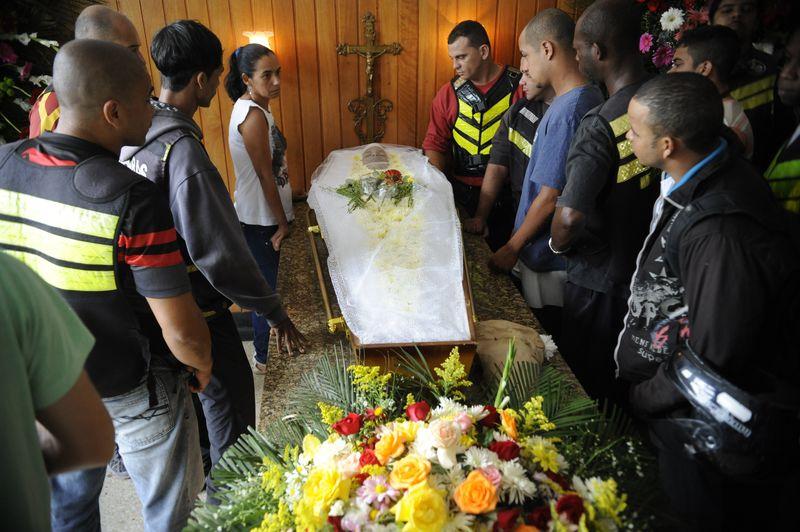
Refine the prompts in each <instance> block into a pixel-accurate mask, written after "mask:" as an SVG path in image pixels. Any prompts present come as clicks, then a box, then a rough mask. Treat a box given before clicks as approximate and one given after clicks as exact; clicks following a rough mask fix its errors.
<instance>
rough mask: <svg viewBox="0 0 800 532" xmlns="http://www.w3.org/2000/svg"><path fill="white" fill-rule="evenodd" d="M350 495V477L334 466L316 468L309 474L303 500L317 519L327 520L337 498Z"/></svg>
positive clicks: (304, 487) (344, 498)
mask: <svg viewBox="0 0 800 532" xmlns="http://www.w3.org/2000/svg"><path fill="white" fill-rule="evenodd" d="M349 495H350V479H349V478H345V477H343V476H342V475H341V474H340V473H339V471H338V470H336V469H332V468H316V469H314V470H312V471H311V473H310V474H309V475H308V479H307V480H306V483H305V485H304V486H303V499H302V502H303V504H304V506H305V507H306V508H308V510H309V512H310V513H311V514H312V515H313V516H314V518H315V519H316V520H320V519H321V520H322V521H324V520H325V516H327V515H328V511H329V510H330V508H331V505H332V504H333V503H334V501H336V500H337V499H342V500H346V499H347V498H348V496H349Z"/></svg>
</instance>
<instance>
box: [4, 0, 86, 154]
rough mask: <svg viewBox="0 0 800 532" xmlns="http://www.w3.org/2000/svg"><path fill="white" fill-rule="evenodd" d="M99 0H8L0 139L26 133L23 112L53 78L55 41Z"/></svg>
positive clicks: (68, 35) (66, 36)
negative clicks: (86, 9) (85, 9)
mask: <svg viewBox="0 0 800 532" xmlns="http://www.w3.org/2000/svg"><path fill="white" fill-rule="evenodd" d="M97 2H98V0H8V1H7V2H4V4H3V17H2V19H0V144H3V143H5V142H12V141H15V140H17V139H19V138H23V137H27V136H28V113H29V111H30V109H31V105H32V104H33V102H34V101H36V98H37V97H38V96H39V94H40V93H41V92H42V90H44V88H45V87H47V86H48V85H49V84H50V83H51V82H52V78H51V76H50V73H51V72H52V65H53V58H54V57H55V54H56V51H57V50H58V43H59V42H66V41H68V40H70V39H71V38H72V37H73V31H74V27H75V19H76V18H77V16H78V14H79V13H80V12H81V11H82V10H83V9H84V8H85V7H86V6H88V5H91V4H95V3H97Z"/></svg>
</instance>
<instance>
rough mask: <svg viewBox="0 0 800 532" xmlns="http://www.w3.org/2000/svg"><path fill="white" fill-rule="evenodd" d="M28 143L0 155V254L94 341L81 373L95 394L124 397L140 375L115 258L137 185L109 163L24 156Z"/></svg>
mask: <svg viewBox="0 0 800 532" xmlns="http://www.w3.org/2000/svg"><path fill="white" fill-rule="evenodd" d="M29 142H30V141H28V140H24V141H20V142H16V143H13V144H6V145H5V146H2V148H0V248H2V249H3V251H4V252H6V253H8V254H9V255H12V256H14V257H16V258H17V259H19V260H20V261H22V262H23V263H25V264H26V265H27V266H28V267H29V268H31V269H32V270H33V271H35V272H36V273H37V274H39V276H40V277H41V278H42V279H43V280H44V281H45V282H47V283H48V284H50V285H51V286H53V287H54V288H57V289H58V290H59V291H60V293H61V295H62V296H63V297H64V298H65V299H66V300H67V302H68V303H69V304H70V306H71V307H72V308H73V310H74V311H75V312H76V314H77V315H78V316H79V317H80V318H81V320H82V321H83V323H84V325H86V327H87V328H88V329H89V330H90V331H91V333H92V334H93V335H94V336H95V340H96V342H95V345H94V347H93V348H92V351H91V352H90V354H89V361H91V364H90V363H89V361H87V370H90V371H89V377H90V378H91V380H92V382H93V383H94V385H95V387H96V388H97V389H98V391H99V392H100V394H101V395H102V396H103V397H111V396H114V395H118V394H121V393H125V392H127V391H130V389H132V388H133V387H134V386H136V385H138V384H139V382H140V381H141V379H142V378H143V377H144V375H145V370H146V360H145V353H146V349H145V348H144V347H143V346H144V345H146V344H144V343H143V341H144V340H143V337H142V336H141V335H140V334H139V324H138V320H137V318H136V315H135V313H134V311H133V309H132V307H131V304H130V301H129V296H128V295H126V293H125V291H124V285H126V284H127V283H126V281H125V279H127V277H126V273H125V272H127V275H130V270H129V269H128V267H127V266H125V265H120V264H119V262H118V258H117V255H118V253H119V247H118V240H119V239H120V229H121V228H120V221H121V220H122V219H124V217H125V214H126V212H127V205H128V196H129V190H130V189H131V187H133V186H134V185H136V184H137V183H141V178H139V177H138V176H136V175H135V174H133V173H132V172H129V171H128V170H127V169H126V168H124V167H123V166H122V165H120V164H119V163H117V162H116V161H115V160H114V159H112V158H110V157H107V156H102V155H101V156H95V157H91V158H89V159H87V160H85V161H83V162H81V163H79V164H76V163H74V162H73V161H64V160H58V159H55V158H52V157H50V156H47V155H44V154H42V153H41V152H39V151H37V150H35V149H34V148H27V150H26V143H29ZM26 152H27V153H26ZM31 152H33V153H31ZM23 154H25V155H27V156H29V158H30V160H26V159H24V158H23ZM37 159H38V160H41V159H47V162H49V163H50V164H47V165H45V164H36V163H35V161H36V160H37ZM40 162H41V161H40ZM112 355H113V356H112Z"/></svg>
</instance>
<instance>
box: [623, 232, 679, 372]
mask: <svg viewBox="0 0 800 532" xmlns="http://www.w3.org/2000/svg"><path fill="white" fill-rule="evenodd" d="M672 222H674V219H673V220H672ZM672 222H670V225H671V224H672ZM665 234H668V232H667V233H665ZM666 244H667V239H666V236H664V235H662V236H661V238H660V239H659V242H658V244H656V249H657V250H658V255H657V256H656V258H655V259H654V260H653V262H654V263H655V264H653V265H652V266H656V267H657V265H658V264H661V268H660V269H658V270H656V268H651V271H649V272H647V273H645V275H643V276H641V277H640V278H639V279H637V280H636V281H635V282H634V283H633V287H632V288H631V298H630V304H629V310H628V315H627V317H626V322H625V328H626V329H627V330H628V331H630V333H631V338H632V340H633V343H634V344H635V345H636V353H637V354H638V355H639V356H640V357H641V358H643V359H645V360H647V361H648V362H656V363H660V362H663V361H664V360H666V358H667V357H668V356H669V355H670V354H672V353H673V352H674V350H675V349H676V348H677V347H678V345H677V340H678V335H681V336H682V335H685V334H688V328H686V329H684V328H680V329H678V335H673V334H670V332H671V330H672V329H673V328H671V327H669V326H667V325H666V324H667V323H668V322H669V320H670V319H672V318H673V314H674V313H675V311H676V310H678V309H680V308H681V307H683V305H684V300H683V294H684V287H683V286H682V285H681V283H680V281H679V280H678V278H677V277H674V276H672V275H671V274H670V272H668V271H667V268H666V265H665V262H664V250H665V248H666Z"/></svg>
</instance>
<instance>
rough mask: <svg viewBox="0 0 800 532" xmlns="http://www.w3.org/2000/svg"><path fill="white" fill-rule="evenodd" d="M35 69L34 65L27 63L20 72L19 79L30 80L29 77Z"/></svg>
mask: <svg viewBox="0 0 800 532" xmlns="http://www.w3.org/2000/svg"><path fill="white" fill-rule="evenodd" d="M32 68H33V63H31V62H30V61H25V65H24V66H23V67H22V70H20V71H19V79H21V80H22V81H25V80H26V79H28V76H30V75H31V69H32Z"/></svg>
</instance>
